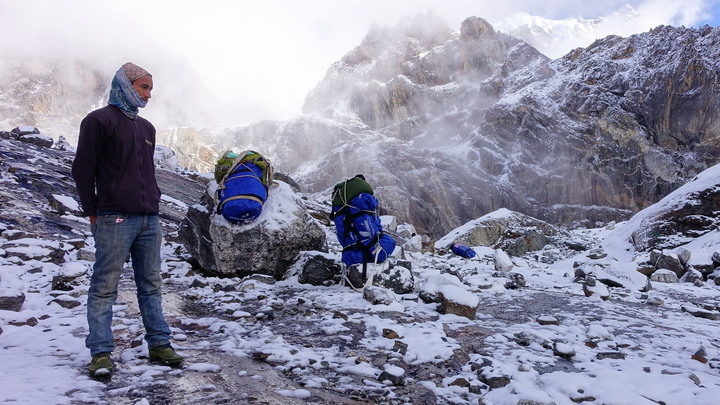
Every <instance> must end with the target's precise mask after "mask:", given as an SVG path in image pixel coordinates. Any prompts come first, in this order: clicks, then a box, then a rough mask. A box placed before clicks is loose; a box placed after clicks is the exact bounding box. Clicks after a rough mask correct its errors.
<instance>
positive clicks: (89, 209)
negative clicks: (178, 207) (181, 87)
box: [72, 105, 160, 215]
mask: <svg viewBox="0 0 720 405" xmlns="http://www.w3.org/2000/svg"><path fill="white" fill-rule="evenodd" d="M154 153H155V127H153V125H152V124H151V123H150V121H148V120H146V119H144V118H142V117H139V116H138V117H137V118H136V119H135V120H132V119H130V118H129V117H128V116H127V115H125V114H124V113H123V112H122V110H120V109H119V108H117V107H115V106H112V105H107V106H105V107H103V108H100V109H98V110H95V111H93V112H91V113H90V114H88V115H87V116H86V117H85V118H84V119H83V120H82V123H80V136H79V138H78V146H77V152H76V154H75V160H74V161H73V165H72V176H73V178H74V179H75V185H76V186H77V190H78V195H79V196H80V203H81V205H82V209H83V215H97V213H98V212H121V213H125V214H157V213H158V212H159V211H160V188H159V187H158V185H157V181H156V180H155V162H154V160H153V155H154ZM96 190H97V191H96Z"/></svg>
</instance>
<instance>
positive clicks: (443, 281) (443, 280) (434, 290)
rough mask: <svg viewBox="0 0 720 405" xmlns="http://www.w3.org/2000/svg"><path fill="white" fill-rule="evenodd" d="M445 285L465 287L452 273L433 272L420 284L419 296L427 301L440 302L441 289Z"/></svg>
mask: <svg viewBox="0 0 720 405" xmlns="http://www.w3.org/2000/svg"><path fill="white" fill-rule="evenodd" d="M445 285H452V286H456V287H459V288H465V286H464V284H463V283H462V281H460V279H459V278H457V277H456V276H453V275H451V274H447V273H445V274H431V275H429V276H428V277H427V278H426V279H425V281H424V282H423V283H422V285H421V286H420V291H419V292H418V297H419V298H420V299H421V300H423V302H425V303H431V302H440V289H441V288H442V287H443V286H445Z"/></svg>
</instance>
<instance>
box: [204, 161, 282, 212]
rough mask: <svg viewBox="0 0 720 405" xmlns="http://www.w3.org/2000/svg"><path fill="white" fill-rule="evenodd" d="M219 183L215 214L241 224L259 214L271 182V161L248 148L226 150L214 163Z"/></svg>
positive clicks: (216, 178)
mask: <svg viewBox="0 0 720 405" xmlns="http://www.w3.org/2000/svg"><path fill="white" fill-rule="evenodd" d="M215 180H216V181H217V184H218V187H217V191H216V193H215V205H216V207H217V209H216V211H217V213H218V214H222V216H223V217H224V218H225V219H226V220H228V221H230V222H232V223H235V224H244V223H248V222H251V221H253V220H255V219H257V218H258V217H259V216H260V214H262V208H263V204H265V201H266V200H267V197H268V187H269V186H270V184H271V183H272V166H271V164H270V161H269V160H268V159H266V158H265V157H263V156H262V155H261V154H260V153H258V152H255V151H252V150H247V151H245V152H242V153H239V154H235V153H233V152H230V151H228V152H225V153H223V155H222V157H221V158H220V159H218V161H217V164H216V165H215Z"/></svg>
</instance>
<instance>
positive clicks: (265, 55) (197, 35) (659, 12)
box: [0, 0, 717, 126]
mask: <svg viewBox="0 0 720 405" xmlns="http://www.w3.org/2000/svg"><path fill="white" fill-rule="evenodd" d="M626 4H628V5H630V6H631V7H633V8H634V9H635V10H636V12H637V14H636V15H635V16H634V17H632V18H631V17H628V16H626V15H621V14H619V13H618V11H619V10H622V9H623V7H624V6H625V5H626ZM712 7H715V8H716V9H717V5H714V4H713V2H712V1H711V0H683V1H677V0H607V1H603V2H581V1H577V0H547V1H544V2H538V1H535V0H508V1H504V2H498V1H493V0H474V1H472V0H457V1H448V0H400V1H386V0H382V1H381V0H362V1H360V0H348V1H332V0H305V1H302V2H298V1H291V0H285V1H281V0H266V1H263V2H238V1H231V0H209V1H188V0H167V1H165V0H157V1H149V2H146V1H138V0H127V1H123V2H109V1H96V0H65V1H62V2H57V1H50V0H47V1H41V0H24V1H22V2H21V1H11V0H0V17H2V20H3V32H4V33H3V35H2V38H1V39H0V52H1V53H2V55H3V58H4V59H5V60H6V61H7V60H15V59H18V60H21V59H22V60H26V59H38V60H47V59H48V58H53V59H55V60H61V61H62V60H64V61H66V60H77V61H81V62H82V63H88V64H90V65H91V66H92V67H94V68H95V69H98V70H99V71H101V72H107V80H108V84H109V82H110V79H111V78H112V75H113V74H114V72H115V71H116V70H117V68H118V67H119V66H120V65H121V64H123V63H124V62H127V61H132V62H134V63H136V64H138V65H140V66H142V67H144V68H145V69H147V70H148V71H150V72H151V73H152V74H153V78H154V81H155V90H154V92H153V97H154V99H155V100H158V99H160V100H162V99H165V100H173V101H175V102H176V103H177V104H180V105H185V106H187V108H188V109H189V110H192V111H191V112H192V113H193V114H191V115H190V116H191V117H192V119H193V120H195V122H194V124H195V125H196V126H238V125H244V124H249V123H252V122H257V121H260V120H267V119H287V118H291V117H294V116H297V115H300V114H301V107H302V104H303V101H304V98H305V95H306V94H307V92H308V91H309V90H311V89H312V88H313V87H314V86H315V85H316V84H317V83H318V82H319V81H320V80H322V78H323V76H324V75H325V72H326V71H327V69H328V68H329V67H330V65H331V64H332V63H333V62H335V61H337V60H339V59H340V58H341V57H342V56H343V55H344V54H346V53H347V52H349V51H351V50H352V49H353V48H355V47H356V46H357V45H358V44H359V43H360V42H361V41H362V39H363V37H364V36H365V34H366V33H367V32H368V29H369V28H370V27H371V26H372V25H373V24H379V25H394V24H396V23H397V22H398V21H399V20H400V19H401V18H404V17H410V16H413V15H417V14H424V13H433V14H435V15H437V16H439V17H441V18H443V19H444V20H446V21H447V23H448V24H449V25H450V27H452V28H453V29H455V30H459V28H460V24H461V22H462V21H463V20H464V19H465V18H467V17H470V16H478V17H482V18H484V19H486V20H488V21H489V22H490V23H491V24H494V23H496V22H499V21H501V20H502V19H503V18H506V17H507V16H509V15H511V14H512V13H515V12H527V13H529V14H531V15H536V16H540V17H544V18H548V19H565V18H577V17H582V18H586V19H595V18H599V17H603V23H601V24H599V25H598V26H597V28H596V30H595V31H593V32H588V33H587V35H586V36H583V37H578V38H576V40H574V41H565V42H562V43H561V44H559V45H558V47H559V48H556V49H545V50H543V52H546V54H549V55H550V54H552V55H550V56H552V57H555V56H556V55H559V54H563V53H564V52H567V51H568V50H570V49H572V48H574V47H577V46H586V45H588V44H589V43H591V42H592V40H594V39H595V38H599V37H603V36H605V35H608V34H617V35H622V36H626V35H631V34H633V33H637V32H643V31H647V30H648V29H650V28H653V27H655V26H657V25H661V24H666V25H676V26H677V25H685V26H699V25H702V24H705V23H708V24H711V25H716V24H714V21H715V20H714V19H713V18H717V17H713V12H717V10H715V11H714V10H713V9H712ZM715 16H717V14H715ZM0 66H2V64H0ZM2 73H3V72H2V71H0V74H2Z"/></svg>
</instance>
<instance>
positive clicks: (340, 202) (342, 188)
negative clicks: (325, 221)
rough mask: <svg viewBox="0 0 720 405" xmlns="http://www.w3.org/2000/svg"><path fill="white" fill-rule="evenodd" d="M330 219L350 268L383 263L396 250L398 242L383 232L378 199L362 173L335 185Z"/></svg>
mask: <svg viewBox="0 0 720 405" xmlns="http://www.w3.org/2000/svg"><path fill="white" fill-rule="evenodd" d="M330 218H331V219H332V220H333V222H334V223H335V230H336V233H337V238H338V241H339V242H340V245H342V247H343V251H342V262H343V263H344V264H345V265H347V266H350V265H353V264H358V263H363V264H364V265H365V264H367V263H375V264H377V263H382V262H384V261H385V260H386V259H387V258H388V256H390V255H391V254H392V252H393V250H395V240H394V239H393V238H391V237H390V236H389V235H387V234H385V233H384V232H383V230H382V224H381V222H380V216H379V215H378V199H377V198H376V197H375V196H374V195H373V190H372V187H371V186H370V184H368V183H367V182H366V181H365V177H364V176H363V175H361V174H358V175H357V176H355V177H353V178H351V179H346V180H344V181H342V182H340V183H338V184H336V185H335V187H334V188H333V192H332V213H331V215H330ZM363 269H365V266H363Z"/></svg>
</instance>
